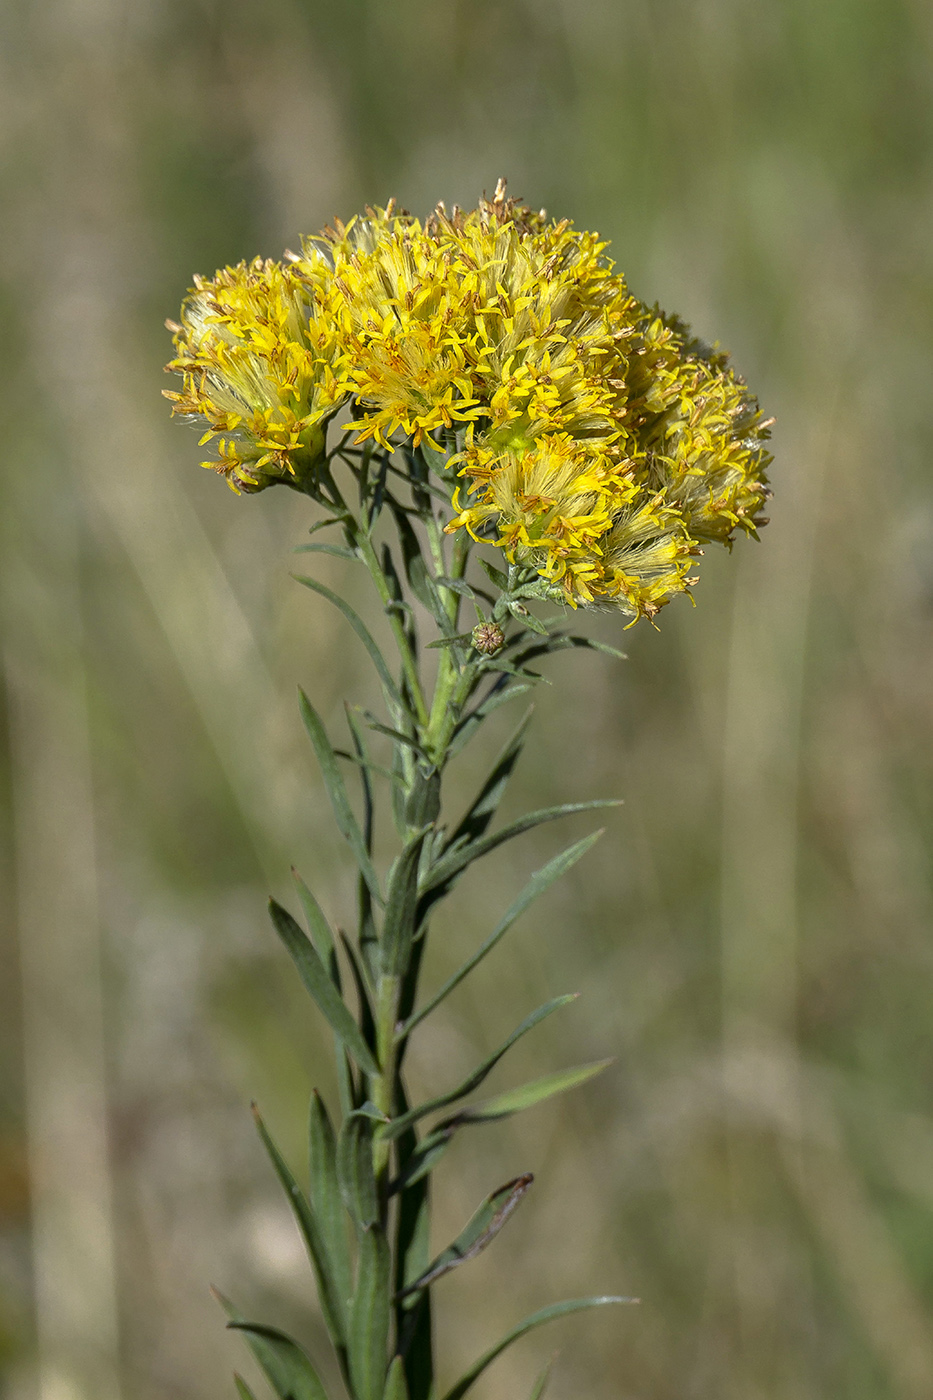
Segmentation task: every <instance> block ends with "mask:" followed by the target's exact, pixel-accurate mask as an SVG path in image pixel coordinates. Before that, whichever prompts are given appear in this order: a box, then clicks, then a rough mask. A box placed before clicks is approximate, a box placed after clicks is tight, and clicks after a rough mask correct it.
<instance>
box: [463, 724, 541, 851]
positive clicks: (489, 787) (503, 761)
mask: <svg viewBox="0 0 933 1400" xmlns="http://www.w3.org/2000/svg"><path fill="white" fill-rule="evenodd" d="M533 714H534V711H533V710H532V709H528V710H526V711H525V713H524V715H522V718H521V720H520V721H519V724H518V728H517V729H516V730H515V732H514V733H513V734H512V736H511V738H510V739H509V741H508V743H507V744H506V746H505V748H504V749H503V750H502V752H501V753H500V755H499V757H498V758H497V759H496V762H495V765H494V767H493V769H492V772H491V773H490V774H489V777H488V778H487V779H486V781H485V782H484V783H483V786H482V787H481V788H480V790H479V792H478V793H477V795H476V797H475V798H474V799H473V801H472V803H471V804H470V806H469V808H468V809H467V812H466V814H465V816H464V817H463V820H462V821H461V822H460V824H459V826H457V828H456V829H455V830H454V832H453V834H452V835H451V837H450V840H449V841H448V842H447V845H446V847H445V850H455V849H457V848H458V847H459V846H461V845H463V844H465V843H467V842H470V841H475V840H476V839H477V838H478V837H480V836H482V835H483V833H484V832H485V831H486V829H487V827H488V826H489V823H490V822H491V821H492V819H493V817H494V816H495V815H496V812H497V811H498V810H499V804H500V803H501V801H502V798H503V797H504V796H505V790H506V788H507V787H508V783H509V779H510V778H511V776H512V772H513V770H514V768H515V765H516V763H517V762H518V759H519V756H520V754H521V751H522V748H523V747H524V744H525V731H526V730H527V728H528V725H529V724H530V723H531V717H532V715H533Z"/></svg>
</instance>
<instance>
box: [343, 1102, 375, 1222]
mask: <svg viewBox="0 0 933 1400" xmlns="http://www.w3.org/2000/svg"><path fill="white" fill-rule="evenodd" d="M373 1115H375V1118H377V1119H378V1118H381V1116H382V1115H380V1114H379V1113H378V1112H377V1111H376V1110H375V1109H372V1110H370V1106H369V1105H364V1106H363V1108H361V1109H358V1110H357V1111H356V1112H355V1113H351V1115H350V1117H349V1118H348V1119H347V1120H346V1122H345V1123H344V1125H343V1127H342V1128H341V1130H340V1137H339V1139H338V1142H337V1176H338V1180H339V1182H340V1194H341V1196H342V1198H343V1203H344V1205H345V1206H346V1208H347V1210H348V1211H349V1212H350V1215H351V1216H352V1218H353V1220H354V1222H355V1224H356V1226H357V1229H358V1230H359V1231H364V1232H365V1231H366V1230H369V1229H370V1228H371V1227H372V1226H373V1225H375V1224H376V1222H377V1221H378V1219H379V1200H378V1194H377V1191H376V1177H375V1173H374V1171H373V1129H374V1126H375V1124H374V1116H373Z"/></svg>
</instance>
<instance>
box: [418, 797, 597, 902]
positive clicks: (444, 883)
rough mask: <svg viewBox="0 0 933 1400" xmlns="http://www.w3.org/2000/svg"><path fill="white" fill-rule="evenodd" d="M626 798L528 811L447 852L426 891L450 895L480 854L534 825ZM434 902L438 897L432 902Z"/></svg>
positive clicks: (431, 872) (432, 871) (427, 880)
mask: <svg viewBox="0 0 933 1400" xmlns="http://www.w3.org/2000/svg"><path fill="white" fill-rule="evenodd" d="M621 806H622V800H621V798H617V797H605V798H595V799H594V800H593V801H591V802H564V803H562V804H561V805H560V806H559V807H542V808H540V809H539V810H538V811H537V812H527V813H526V814H525V816H523V817H519V818H518V819H517V820H516V821H514V822H509V824H508V826H503V827H501V828H500V830H499V831H494V832H493V833H492V835H490V836H483V837H482V838H481V839H480V840H478V841H471V842H470V844H469V845H467V846H461V847H460V849H459V850H456V851H451V852H450V853H449V854H446V853H445V854H444V855H443V856H442V857H441V859H440V860H439V861H437V862H436V863H435V864H434V865H432V866H431V868H430V870H429V871H428V873H427V875H426V877H425V880H424V884H423V886H422V894H423V895H427V894H429V893H431V892H432V891H434V890H437V889H439V890H440V894H438V895H435V896H434V898H435V899H439V898H440V897H441V895H443V894H446V893H447V890H448V889H449V888H450V886H451V885H452V884H453V882H454V880H455V879H456V878H457V877H458V876H459V875H460V874H461V873H462V872H463V871H464V870H465V869H466V867H467V866H468V865H471V864H472V863H473V861H474V860H478V859H479V858H480V856H485V855H488V854H489V852H490V851H494V850H495V849H496V847H497V846H501V845H502V844H503V842H505V841H511V840H512V838H513V836H521V835H522V833H523V832H525V831H531V830H532V828H533V827H536V826H541V825H542V823H543V822H553V821H557V820H558V819H559V818H560V817H572V816H574V815H575V814H576V813H577V812H596V811H600V810H602V809H603V808H605V807H621ZM430 902H431V903H433V902H434V900H431V901H430Z"/></svg>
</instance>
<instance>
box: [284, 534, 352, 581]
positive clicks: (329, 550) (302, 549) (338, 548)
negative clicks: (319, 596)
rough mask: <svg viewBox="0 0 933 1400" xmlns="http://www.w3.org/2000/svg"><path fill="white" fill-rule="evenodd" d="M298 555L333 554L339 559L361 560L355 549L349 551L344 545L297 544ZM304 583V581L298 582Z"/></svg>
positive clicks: (296, 551)
mask: <svg viewBox="0 0 933 1400" xmlns="http://www.w3.org/2000/svg"><path fill="white" fill-rule="evenodd" d="M294 552H295V553H296V554H333V555H334V556H335V557H336V558H337V559H356V560H358V559H359V557H360V556H359V554H357V552H356V550H355V549H347V547H346V545H343V544H296V545H295V551H294ZM298 582H299V583H303V582H304V580H303V579H299V580H298Z"/></svg>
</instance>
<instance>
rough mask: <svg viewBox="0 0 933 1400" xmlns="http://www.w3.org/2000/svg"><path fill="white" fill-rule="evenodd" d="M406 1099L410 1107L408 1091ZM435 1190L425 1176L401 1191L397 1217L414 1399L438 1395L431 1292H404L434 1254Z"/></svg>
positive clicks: (411, 1147) (411, 1136) (409, 1148)
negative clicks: (412, 1294)
mask: <svg viewBox="0 0 933 1400" xmlns="http://www.w3.org/2000/svg"><path fill="white" fill-rule="evenodd" d="M401 1103H402V1105H403V1106H404V1107H407V1104H406V1101H405V1098H404V1090H402V1099H401ZM397 1151H398V1160H399V1166H400V1168H401V1170H402V1172H403V1173H404V1172H405V1171H406V1169H407V1166H408V1164H409V1162H410V1161H411V1160H412V1156H413V1154H414V1153H415V1152H416V1151H417V1139H416V1137H415V1133H414V1129H411V1130H409V1132H407V1133H404V1134H403V1135H402V1137H401V1138H400V1139H399V1142H398V1149H397ZM430 1205H431V1202H430V1189H429V1183H428V1181H427V1180H426V1179H422V1180H419V1181H418V1182H413V1183H409V1184H408V1185H407V1186H405V1187H404V1188H403V1189H402V1190H401V1197H400V1200H399V1203H398V1210H397V1212H396V1215H395V1275H394V1279H393V1284H394V1287H395V1290H396V1298H395V1347H396V1350H397V1351H398V1352H399V1353H400V1354H401V1355H402V1356H403V1357H404V1359H405V1377H406V1381H407V1384H408V1392H409V1396H410V1400H430V1397H432V1396H434V1349H433V1328H432V1322H431V1295H430V1293H418V1294H416V1295H414V1296H412V1297H404V1298H400V1297H399V1296H398V1295H399V1291H401V1290H404V1288H405V1286H406V1285H407V1284H409V1283H411V1282H412V1281H413V1280H414V1279H416V1278H418V1277H419V1275H420V1274H423V1273H424V1271H425V1269H426V1268H427V1267H428V1263H429V1261H430V1258H431V1209H430Z"/></svg>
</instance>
